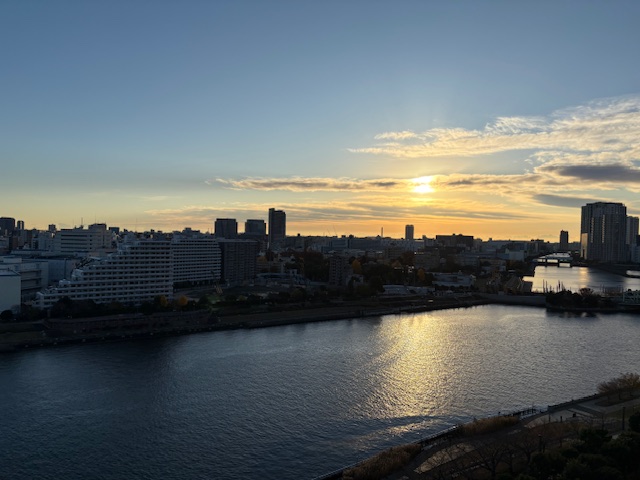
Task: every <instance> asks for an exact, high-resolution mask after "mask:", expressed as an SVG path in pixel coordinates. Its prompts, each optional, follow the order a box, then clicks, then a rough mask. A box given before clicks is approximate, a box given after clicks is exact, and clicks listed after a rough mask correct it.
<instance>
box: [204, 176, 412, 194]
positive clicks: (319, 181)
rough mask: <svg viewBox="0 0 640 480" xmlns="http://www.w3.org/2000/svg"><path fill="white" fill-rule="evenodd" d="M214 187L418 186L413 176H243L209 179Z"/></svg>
mask: <svg viewBox="0 0 640 480" xmlns="http://www.w3.org/2000/svg"><path fill="white" fill-rule="evenodd" d="M208 183H209V184H210V185H213V186H220V187H223V188H229V189H233V190H266V191H269V190H281V191H289V192H319V191H327V192H344V191H350V192H365V191H387V190H405V191H406V190H407V189H409V188H412V187H414V186H416V184H417V183H416V181H414V180H412V179H393V178H378V179H357V178H313V177H307V178H304V177H289V178H243V179H223V178H216V179H214V180H209V181H208Z"/></svg>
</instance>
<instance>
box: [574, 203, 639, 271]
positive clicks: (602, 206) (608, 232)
mask: <svg viewBox="0 0 640 480" xmlns="http://www.w3.org/2000/svg"><path fill="white" fill-rule="evenodd" d="M626 241H627V207H625V206H624V205H623V204H622V203H607V202H596V203H588V204H587V205H585V206H583V207H582V217H581V221H580V255H581V256H582V258H584V259H585V260H590V261H595V262H603V263H615V262H626V261H627V259H628V256H629V249H628V248H627V243H626Z"/></svg>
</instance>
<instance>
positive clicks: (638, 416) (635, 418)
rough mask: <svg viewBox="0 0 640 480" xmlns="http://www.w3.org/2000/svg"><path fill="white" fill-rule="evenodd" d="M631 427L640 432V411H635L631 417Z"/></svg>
mask: <svg viewBox="0 0 640 480" xmlns="http://www.w3.org/2000/svg"><path fill="white" fill-rule="evenodd" d="M629 428H630V429H631V430H632V431H634V432H640V412H635V413H634V414H632V415H631V416H630V417H629Z"/></svg>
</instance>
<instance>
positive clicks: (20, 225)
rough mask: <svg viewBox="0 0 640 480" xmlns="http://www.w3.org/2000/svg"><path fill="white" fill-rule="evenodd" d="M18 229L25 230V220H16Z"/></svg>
mask: <svg viewBox="0 0 640 480" xmlns="http://www.w3.org/2000/svg"><path fill="white" fill-rule="evenodd" d="M16 229H17V230H24V220H18V221H17V222H16Z"/></svg>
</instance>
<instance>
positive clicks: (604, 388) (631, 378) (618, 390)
mask: <svg viewBox="0 0 640 480" xmlns="http://www.w3.org/2000/svg"><path fill="white" fill-rule="evenodd" d="M638 389H640V375H638V374H637V373H623V374H622V375H620V376H618V377H616V378H612V379H611V380H608V381H606V382H602V383H600V384H598V393H602V394H605V395H607V397H610V396H611V395H614V394H617V395H618V400H622V397H623V395H624V394H627V395H628V396H629V397H631V396H632V395H633V392H634V391H635V390H638Z"/></svg>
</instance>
